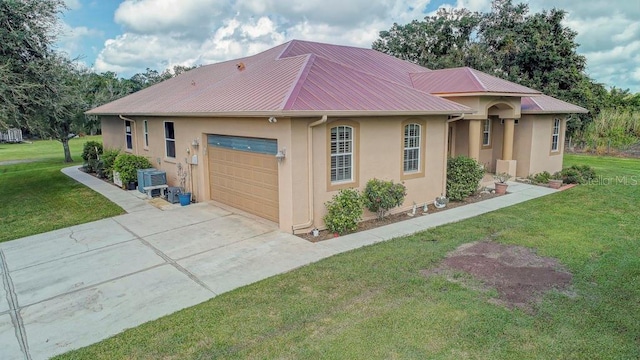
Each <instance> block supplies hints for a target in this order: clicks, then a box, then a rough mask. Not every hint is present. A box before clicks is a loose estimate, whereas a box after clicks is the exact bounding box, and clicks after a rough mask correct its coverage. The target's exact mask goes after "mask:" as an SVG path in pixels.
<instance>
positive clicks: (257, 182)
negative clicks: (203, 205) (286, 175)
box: [208, 135, 279, 222]
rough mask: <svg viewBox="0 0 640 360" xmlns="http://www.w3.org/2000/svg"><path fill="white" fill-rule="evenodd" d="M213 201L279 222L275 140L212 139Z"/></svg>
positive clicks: (210, 149)
mask: <svg viewBox="0 0 640 360" xmlns="http://www.w3.org/2000/svg"><path fill="white" fill-rule="evenodd" d="M208 142H209V145H208V146H209V148H208V154H209V184H210V189H211V199H212V200H216V201H219V202H221V203H223V204H227V205H230V206H233V207H235V208H238V209H241V210H244V211H246V212H249V213H252V214H255V215H258V216H260V217H262V218H265V219H268V220H271V221H275V222H278V211H279V206H278V163H277V161H276V158H275V156H274V155H275V154H272V152H274V151H275V149H277V147H276V143H275V140H270V139H253V138H239V137H230V136H223V135H210V136H209V141H208Z"/></svg>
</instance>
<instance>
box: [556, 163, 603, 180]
mask: <svg viewBox="0 0 640 360" xmlns="http://www.w3.org/2000/svg"><path fill="white" fill-rule="evenodd" d="M560 176H561V178H562V182H563V183H565V184H584V183H586V182H588V181H590V180H593V179H595V177H596V172H595V170H593V169H592V168H591V167H590V166H589V165H573V166H571V167H569V168H564V169H562V171H561V172H560Z"/></svg>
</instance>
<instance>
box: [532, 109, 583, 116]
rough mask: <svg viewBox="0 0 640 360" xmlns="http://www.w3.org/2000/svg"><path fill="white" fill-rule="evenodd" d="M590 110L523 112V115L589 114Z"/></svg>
mask: <svg viewBox="0 0 640 360" xmlns="http://www.w3.org/2000/svg"><path fill="white" fill-rule="evenodd" d="M588 112H589V110H587V109H582V110H522V111H520V113H521V114H524V115H536V114H587V113H588Z"/></svg>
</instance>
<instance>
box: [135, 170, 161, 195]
mask: <svg viewBox="0 0 640 360" xmlns="http://www.w3.org/2000/svg"><path fill="white" fill-rule="evenodd" d="M147 171H157V169H154V168H149V169H138V171H137V174H138V191H140V192H141V193H144V192H145V191H144V190H143V188H144V187H145V186H149V185H147V184H146V183H145V179H144V173H146V172H147Z"/></svg>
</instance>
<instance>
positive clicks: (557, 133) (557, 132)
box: [551, 119, 560, 151]
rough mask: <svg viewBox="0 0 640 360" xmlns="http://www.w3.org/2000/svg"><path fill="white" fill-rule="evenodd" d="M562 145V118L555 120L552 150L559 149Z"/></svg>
mask: <svg viewBox="0 0 640 360" xmlns="http://www.w3.org/2000/svg"><path fill="white" fill-rule="evenodd" d="M559 145H560V119H554V120H553V133H552V135H551V151H558V149H559Z"/></svg>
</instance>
